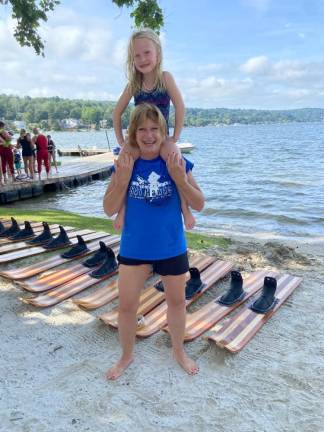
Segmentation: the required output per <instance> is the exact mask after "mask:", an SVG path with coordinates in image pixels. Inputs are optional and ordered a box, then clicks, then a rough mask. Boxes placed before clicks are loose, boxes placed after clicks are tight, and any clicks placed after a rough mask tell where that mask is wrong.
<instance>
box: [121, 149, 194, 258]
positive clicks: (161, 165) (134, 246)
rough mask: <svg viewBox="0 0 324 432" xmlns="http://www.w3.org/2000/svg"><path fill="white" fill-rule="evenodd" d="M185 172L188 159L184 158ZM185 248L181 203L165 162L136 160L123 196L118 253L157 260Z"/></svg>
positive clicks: (189, 163)
mask: <svg viewBox="0 0 324 432" xmlns="http://www.w3.org/2000/svg"><path fill="white" fill-rule="evenodd" d="M185 161H186V171H187V172H188V171H189V170H191V169H192V167H193V164H192V162H190V161H188V160H186V159H185ZM186 250H187V244H186V239H185V235H184V229H183V222H182V213H181V203H180V198H179V194H178V191H177V188H176V185H175V183H174V181H173V180H172V178H171V177H170V175H169V173H168V170H167V167H166V163H165V161H164V160H163V159H162V158H161V157H160V156H158V157H157V158H156V159H153V160H144V159H137V160H136V161H135V164H134V169H133V173H132V177H131V180H130V183H129V186H128V191H127V195H126V211H125V221H124V228H123V232H122V237H121V244H120V255H121V256H122V257H124V258H133V259H142V260H160V259H166V258H172V257H175V256H178V255H180V254H182V253H185V252H186Z"/></svg>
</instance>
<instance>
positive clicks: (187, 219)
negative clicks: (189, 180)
mask: <svg viewBox="0 0 324 432" xmlns="http://www.w3.org/2000/svg"><path fill="white" fill-rule="evenodd" d="M172 153H177V154H178V155H179V156H180V157H182V156H181V151H180V150H179V148H178V146H177V145H176V143H175V142H173V141H171V140H170V138H167V139H166V140H165V141H164V142H163V144H162V146H161V152H160V156H161V158H162V159H163V160H164V161H167V159H168V157H169V155H170V154H172ZM179 195H180V200H181V211H182V216H183V220H184V224H185V227H186V229H187V230H191V229H193V228H194V226H195V224H196V220H195V218H194V216H193V214H192V213H191V210H190V208H189V206H188V204H187V202H186V200H185V199H184V198H183V196H182V195H181V193H179Z"/></svg>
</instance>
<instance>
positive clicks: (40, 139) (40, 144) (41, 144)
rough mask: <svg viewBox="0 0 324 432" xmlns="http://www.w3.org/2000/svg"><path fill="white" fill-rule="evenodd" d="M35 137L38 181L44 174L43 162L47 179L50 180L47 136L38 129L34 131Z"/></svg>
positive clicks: (33, 140)
mask: <svg viewBox="0 0 324 432" xmlns="http://www.w3.org/2000/svg"><path fill="white" fill-rule="evenodd" d="M33 133H34V137H33V139H32V142H33V143H34V144H35V146H36V149H37V154H36V157H37V170H38V179H39V180H40V179H41V174H42V162H44V165H45V170H46V177H47V178H48V175H49V171H50V167H49V157H48V149H47V138H46V136H45V135H43V134H41V133H39V130H38V129H37V128H34V129H33Z"/></svg>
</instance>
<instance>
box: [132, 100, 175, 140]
mask: <svg viewBox="0 0 324 432" xmlns="http://www.w3.org/2000/svg"><path fill="white" fill-rule="evenodd" d="M147 119H149V120H152V121H153V122H154V123H156V124H157V125H158V127H159V129H160V132H161V134H162V136H163V137H164V138H165V137H166V136H167V124H166V121H165V118H164V115H163V114H162V113H161V111H160V110H159V108H158V107H157V106H155V105H152V104H149V103H141V104H139V105H137V106H136V107H135V108H134V110H133V111H132V113H131V116H130V120H129V126H128V143H129V145H130V146H132V147H138V144H137V141H136V132H137V129H138V128H139V127H140V126H141V124H143V122H144V121H145V120H147Z"/></svg>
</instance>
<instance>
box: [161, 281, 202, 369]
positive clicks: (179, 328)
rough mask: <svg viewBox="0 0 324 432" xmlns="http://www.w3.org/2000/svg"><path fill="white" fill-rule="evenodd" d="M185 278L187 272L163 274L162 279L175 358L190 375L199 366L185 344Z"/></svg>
mask: <svg viewBox="0 0 324 432" xmlns="http://www.w3.org/2000/svg"><path fill="white" fill-rule="evenodd" d="M185 278H186V275H185V274H182V275H178V276H162V281H163V285H164V288H165V296H166V301H167V305H168V312H167V318H168V326H169V330H170V335H171V341H172V352H173V355H174V358H175V359H176V361H177V362H178V363H179V365H180V366H181V367H182V368H183V369H184V370H185V371H186V372H187V373H188V374H189V375H194V374H196V373H197V372H198V370H199V368H198V366H197V364H196V363H195V362H194V361H193V360H192V359H191V358H190V357H188V355H187V354H186V352H185V350H184V346H183V341H184V334H185V327H186V302H185Z"/></svg>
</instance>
